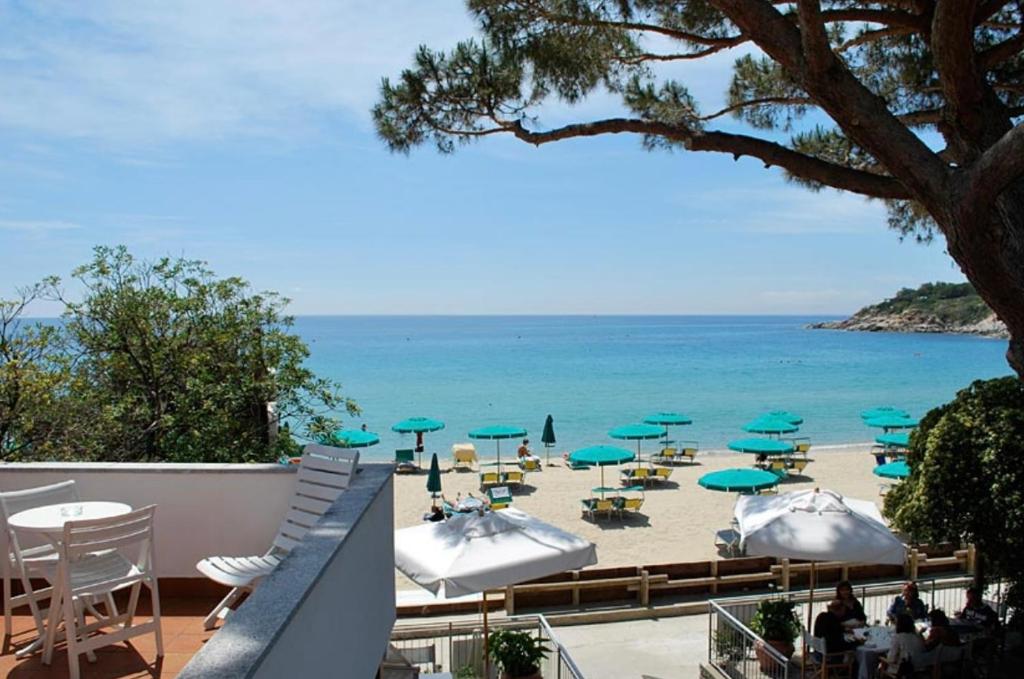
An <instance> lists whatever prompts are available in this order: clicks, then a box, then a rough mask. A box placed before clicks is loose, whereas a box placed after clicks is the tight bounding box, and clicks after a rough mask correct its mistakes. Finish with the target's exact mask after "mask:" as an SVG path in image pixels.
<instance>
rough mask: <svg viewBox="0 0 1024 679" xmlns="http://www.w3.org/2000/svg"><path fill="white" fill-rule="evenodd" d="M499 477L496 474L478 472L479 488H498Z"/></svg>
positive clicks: (499, 483)
mask: <svg viewBox="0 0 1024 679" xmlns="http://www.w3.org/2000/svg"><path fill="white" fill-rule="evenodd" d="M500 485H501V475H500V474H498V472H480V487H481V488H487V487H488V486H500Z"/></svg>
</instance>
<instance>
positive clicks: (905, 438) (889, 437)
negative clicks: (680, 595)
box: [875, 431, 910, 448]
mask: <svg viewBox="0 0 1024 679" xmlns="http://www.w3.org/2000/svg"><path fill="white" fill-rule="evenodd" d="M875 443H881V444H882V445H883V446H895V447H896V448H907V447H908V446H910V432H907V431H897V432H892V433H889V434H882V435H881V436H876V437H875Z"/></svg>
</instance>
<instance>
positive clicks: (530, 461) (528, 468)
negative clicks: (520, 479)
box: [519, 457, 540, 472]
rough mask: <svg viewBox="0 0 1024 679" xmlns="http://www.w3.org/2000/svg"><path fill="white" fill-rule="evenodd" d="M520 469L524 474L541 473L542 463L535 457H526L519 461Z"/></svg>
mask: <svg viewBox="0 0 1024 679" xmlns="http://www.w3.org/2000/svg"><path fill="white" fill-rule="evenodd" d="M519 468H520V469H522V470H523V471H524V472H537V471H540V461H539V460H537V459H536V458H533V457H526V458H523V459H522V460H520V461H519Z"/></svg>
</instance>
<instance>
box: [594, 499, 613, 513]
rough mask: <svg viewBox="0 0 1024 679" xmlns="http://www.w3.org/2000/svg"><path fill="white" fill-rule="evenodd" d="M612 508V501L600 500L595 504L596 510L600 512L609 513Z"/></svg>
mask: <svg viewBox="0 0 1024 679" xmlns="http://www.w3.org/2000/svg"><path fill="white" fill-rule="evenodd" d="M611 508H612V501H611V500H598V501H597V502H595V503H594V510H595V511H598V512H607V511H609V510H610V509H611Z"/></svg>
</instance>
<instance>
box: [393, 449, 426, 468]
mask: <svg viewBox="0 0 1024 679" xmlns="http://www.w3.org/2000/svg"><path fill="white" fill-rule="evenodd" d="M415 460H416V451H415V450H413V449H412V448H399V449H396V450H395V472H396V473H398V474H414V473H416V472H418V471H419V469H420V468H419V465H417V464H416V462H415Z"/></svg>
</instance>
